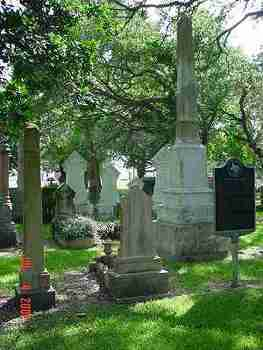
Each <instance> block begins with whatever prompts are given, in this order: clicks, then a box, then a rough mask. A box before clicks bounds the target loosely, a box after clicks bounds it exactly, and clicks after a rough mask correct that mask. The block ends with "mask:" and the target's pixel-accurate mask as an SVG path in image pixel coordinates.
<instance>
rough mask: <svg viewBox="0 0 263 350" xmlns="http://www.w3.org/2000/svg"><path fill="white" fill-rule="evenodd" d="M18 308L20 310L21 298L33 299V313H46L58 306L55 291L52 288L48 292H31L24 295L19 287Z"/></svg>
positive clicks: (17, 292) (17, 293) (17, 294)
mask: <svg viewBox="0 0 263 350" xmlns="http://www.w3.org/2000/svg"><path fill="white" fill-rule="evenodd" d="M15 297H16V308H17V310H19V309H20V305H19V304H20V299H21V298H28V297H30V298H31V309H32V311H33V312H34V311H45V310H49V309H51V308H53V307H55V306H56V300H55V290H54V289H53V288H52V287H50V288H49V289H48V290H44V289H43V290H38V291H29V292H27V293H22V292H21V290H20V289H19V287H18V288H17V289H16V296H15Z"/></svg>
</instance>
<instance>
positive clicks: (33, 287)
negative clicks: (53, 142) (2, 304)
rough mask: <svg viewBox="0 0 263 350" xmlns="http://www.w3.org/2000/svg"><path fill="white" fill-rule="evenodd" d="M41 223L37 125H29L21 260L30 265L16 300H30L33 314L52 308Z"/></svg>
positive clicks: (22, 273)
mask: <svg viewBox="0 0 263 350" xmlns="http://www.w3.org/2000/svg"><path fill="white" fill-rule="evenodd" d="M41 222H42V212H41V183H40V146H39V132H38V129H37V127H36V126H34V125H32V124H28V125H26V127H25V130H24V242H23V259H26V260H27V261H30V265H27V266H26V267H27V268H26V270H25V269H22V270H21V273H20V284H19V287H18V288H17V290H16V297H17V303H18V306H19V304H20V300H21V298H23V299H25V298H31V302H32V304H31V307H32V311H39V310H47V309H49V308H51V307H53V306H55V291H54V290H53V289H52V288H51V287H50V283H49V274H48V272H47V271H45V270H44V248H43V241H42V238H41ZM25 286H26V287H27V288H24V287H25Z"/></svg>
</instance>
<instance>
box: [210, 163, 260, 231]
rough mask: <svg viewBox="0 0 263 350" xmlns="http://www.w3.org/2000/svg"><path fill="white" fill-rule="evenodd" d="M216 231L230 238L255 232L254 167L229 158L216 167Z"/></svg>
mask: <svg viewBox="0 0 263 350" xmlns="http://www.w3.org/2000/svg"><path fill="white" fill-rule="evenodd" d="M215 209H216V210H215V216H216V217H215V226H216V227H215V231H216V233H217V234H221V235H224V236H228V237H233V236H239V235H242V234H247V233H250V232H253V231H255V228H256V206H255V168H254V167H246V166H244V165H243V164H242V163H241V162H240V161H239V160H237V159H229V160H228V161H227V162H226V164H225V165H224V166H223V167H220V168H215Z"/></svg>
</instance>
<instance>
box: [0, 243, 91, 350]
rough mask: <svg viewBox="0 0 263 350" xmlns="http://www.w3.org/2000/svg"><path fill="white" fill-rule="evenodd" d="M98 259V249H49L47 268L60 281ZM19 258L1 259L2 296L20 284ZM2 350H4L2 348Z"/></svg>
mask: <svg viewBox="0 0 263 350" xmlns="http://www.w3.org/2000/svg"><path fill="white" fill-rule="evenodd" d="M95 257H96V249H80V250H69V249H60V248H48V249H46V251H45V266H46V268H47V270H48V271H49V272H50V274H51V278H52V279H60V278H61V276H62V275H63V272H64V271H68V270H80V269H81V268H83V267H86V266H87V265H88V264H89V263H90V262H91V261H93V260H94V258H95ZM19 262H20V258H19V257H1V258H0V295H12V294H13V290H14V288H15V287H16V286H17V284H18V271H19V268H20V266H19ZM0 350H2V349H1V348H0Z"/></svg>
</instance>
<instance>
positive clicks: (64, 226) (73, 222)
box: [53, 216, 94, 241]
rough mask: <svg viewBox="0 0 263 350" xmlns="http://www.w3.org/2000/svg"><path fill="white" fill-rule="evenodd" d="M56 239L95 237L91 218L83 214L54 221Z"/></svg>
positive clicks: (68, 239)
mask: <svg viewBox="0 0 263 350" xmlns="http://www.w3.org/2000/svg"><path fill="white" fill-rule="evenodd" d="M53 232H54V239H55V240H58V239H62V240H65V241H73V240H76V239H87V238H94V232H93V226H92V222H91V220H89V219H87V218H83V217H81V216H75V217H73V218H69V219H63V220H62V219H60V220H56V221H55V222H54V223H53Z"/></svg>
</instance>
